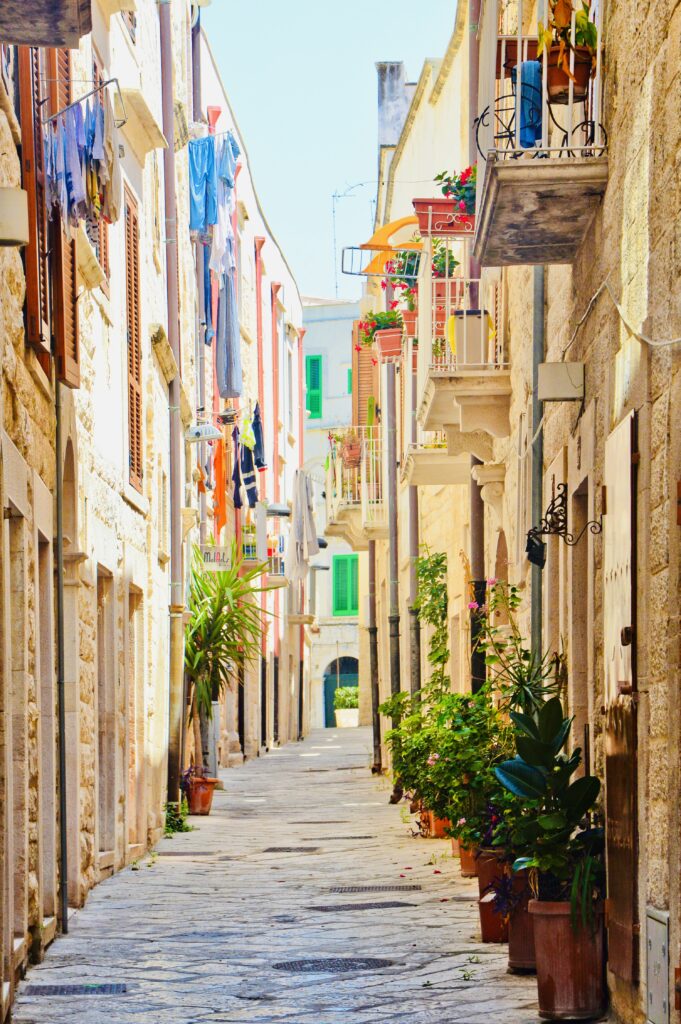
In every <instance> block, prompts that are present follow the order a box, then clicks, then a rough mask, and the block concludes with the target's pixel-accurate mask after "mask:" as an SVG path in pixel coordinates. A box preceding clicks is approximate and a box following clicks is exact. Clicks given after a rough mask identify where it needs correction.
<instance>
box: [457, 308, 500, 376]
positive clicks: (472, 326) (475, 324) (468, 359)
mask: <svg viewBox="0 0 681 1024" xmlns="http://www.w3.org/2000/svg"><path fill="white" fill-rule="evenodd" d="M452 315H453V318H454V320H453V323H454V330H453V332H451V331H450V332H449V344H450V348H451V349H452V352H453V354H454V355H455V356H456V357H457V362H459V363H463V364H467V365H472V366H484V365H485V364H486V363H488V362H489V324H490V317H489V312H488V311H487V310H486V309H455V310H454V312H453V314H452Z"/></svg>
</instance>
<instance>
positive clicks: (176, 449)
mask: <svg viewBox="0 0 681 1024" xmlns="http://www.w3.org/2000/svg"><path fill="white" fill-rule="evenodd" d="M158 20H159V30H160V39H161V97H162V109H163V134H164V135H165V138H166V141H167V143H168V148H167V149H164V150H163V177H164V191H165V240H166V300H167V307H168V341H169V342H170V347H171V349H172V352H173V355H174V356H175V362H176V363H177V365H178V367H180V374H181V372H182V371H181V365H182V364H181V356H180V323H179V311H178V290H177V274H178V261H177V202H176V196H175V140H174V134H175V129H174V116H173V61H172V29H171V22H170V0H158ZM180 384H181V377H180V375H179V374H178V376H177V377H175V378H174V379H173V380H172V381H171V382H170V384H169V385H168V392H169V396H168V397H169V418H170V678H169V699H168V803H171V804H172V803H177V802H178V801H179V799H180V774H181V770H182V762H181V758H182V732H183V718H184V623H183V615H184V582H183V573H182V511H181V510H182V454H183V453H182V422H181V419H180Z"/></svg>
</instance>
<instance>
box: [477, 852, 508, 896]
mask: <svg viewBox="0 0 681 1024" xmlns="http://www.w3.org/2000/svg"><path fill="white" fill-rule="evenodd" d="M476 859H477V866H478V871H477V874H478V891H479V893H480V899H482V898H483V896H486V895H487V893H488V892H490V891H491V889H492V886H493V885H494V882H495V880H496V879H498V878H501V877H502V876H503V875H507V874H508V871H509V869H508V864H507V863H506V860H505V853H504V851H503V850H491V849H484V848H483V849H481V850H478V855H477V858H476Z"/></svg>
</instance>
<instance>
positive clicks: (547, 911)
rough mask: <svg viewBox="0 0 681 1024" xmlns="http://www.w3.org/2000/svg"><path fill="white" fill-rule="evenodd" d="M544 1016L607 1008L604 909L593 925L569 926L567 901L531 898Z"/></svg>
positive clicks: (570, 1016)
mask: <svg viewBox="0 0 681 1024" xmlns="http://www.w3.org/2000/svg"><path fill="white" fill-rule="evenodd" d="M528 909H529V912H530V915H531V917H532V924H533V928H534V941H535V950H536V956H537V994H538V1001H539V1016H540V1017H541V1018H542V1020H595V1019H596V1018H597V1017H600V1016H601V1014H602V1013H603V1012H604V1011H605V1006H606V988H605V961H604V943H603V908H602V906H599V907H598V908H597V910H596V917H595V923H594V928H593V930H592V929H591V928H589V927H588V925H587V927H581V926H580V927H579V928H577V929H575V928H573V925H572V914H571V907H570V903H569V901H568V900H565V901H561V902H550V901H545V900H530V901H529V904H528Z"/></svg>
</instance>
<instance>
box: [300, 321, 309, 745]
mask: <svg viewBox="0 0 681 1024" xmlns="http://www.w3.org/2000/svg"><path fill="white" fill-rule="evenodd" d="M306 334H307V329H306V328H305V327H299V328H298V466H299V468H300V469H301V470H302V468H303V466H304V464H305V402H304V401H303V399H304V387H303V341H304V339H305V335H306ZM299 593H300V597H299V600H300V609H299V610H300V614H301V615H303V614H304V613H305V584H304V583H301V585H300V592H299ZM298 645H299V646H298V652H299V655H298V657H299V665H298V739H299V740H302V739H303V732H304V713H305V694H304V693H303V685H304V679H305V665H304V661H305V626H304V625H303V624H302V623H301V624H300V626H299V627H298Z"/></svg>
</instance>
